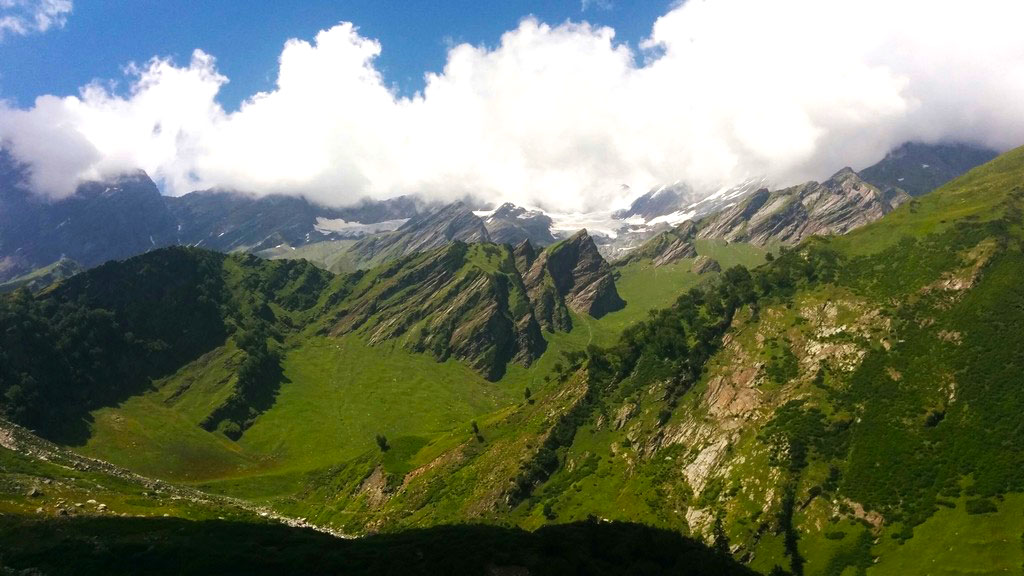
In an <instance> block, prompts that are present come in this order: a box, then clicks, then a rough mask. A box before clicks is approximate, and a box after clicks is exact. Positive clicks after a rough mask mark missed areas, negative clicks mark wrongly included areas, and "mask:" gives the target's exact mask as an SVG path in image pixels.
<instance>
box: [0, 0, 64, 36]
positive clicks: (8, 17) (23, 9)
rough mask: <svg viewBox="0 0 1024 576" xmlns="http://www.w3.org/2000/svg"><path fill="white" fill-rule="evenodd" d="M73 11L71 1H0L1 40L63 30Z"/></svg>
mask: <svg viewBox="0 0 1024 576" xmlns="http://www.w3.org/2000/svg"><path fill="white" fill-rule="evenodd" d="M71 9H72V2H71V0H0V40H3V39H4V37H5V36H7V35H9V34H14V35H16V36H25V35H27V34H32V33H34V32H46V31H47V30H49V29H50V28H63V27H64V24H65V23H67V19H68V15H69V14H71Z"/></svg>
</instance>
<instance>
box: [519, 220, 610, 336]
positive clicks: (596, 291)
mask: <svg viewBox="0 0 1024 576" xmlns="http://www.w3.org/2000/svg"><path fill="white" fill-rule="evenodd" d="M524 283H525V285H526V287H527V290H529V292H530V295H531V300H533V301H534V302H535V303H536V302H538V301H543V300H545V299H547V298H550V297H551V296H553V295H554V296H559V297H561V299H562V300H563V301H564V303H565V306H566V307H568V308H569V309H570V310H572V311H573V312H576V313H577V314H589V315H591V316H593V317H595V318H600V317H601V316H604V315H605V314H607V313H609V312H614V311H615V310H619V309H621V308H622V307H623V306H625V305H626V303H625V302H624V301H623V300H622V298H621V297H619V293H618V290H616V288H615V279H614V277H613V275H612V268H611V266H609V265H608V263H607V262H605V260H604V258H602V257H601V254H600V253H599V252H598V251H597V246H596V245H595V244H594V240H593V239H592V238H591V237H590V235H589V234H587V231H586V230H581V231H580V232H577V233H576V234H575V235H573V236H572V237H571V238H568V239H567V240H565V241H563V242H559V243H558V244H555V245H554V246H552V247H551V248H549V249H547V250H546V251H544V252H543V253H541V254H540V256H538V257H537V259H536V261H535V262H534V263H533V266H531V267H530V271H529V272H528V273H527V274H526V277H525V278H524ZM552 288H553V294H552V290H551V289H552ZM545 320H547V318H545Z"/></svg>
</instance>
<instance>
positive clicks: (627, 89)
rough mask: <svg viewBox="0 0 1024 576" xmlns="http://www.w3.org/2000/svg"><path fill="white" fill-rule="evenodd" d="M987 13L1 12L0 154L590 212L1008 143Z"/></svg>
mask: <svg viewBox="0 0 1024 576" xmlns="http://www.w3.org/2000/svg"><path fill="white" fill-rule="evenodd" d="M1021 21H1024V3H1021V2H1007V1H1004V0H974V1H972V2H966V1H959V0H956V1H954V0H689V1H687V2H683V3H679V2H664V1H648V2H644V1H632V2H624V1H622V0H584V1H582V2H581V1H568V0H566V1H557V2H550V1H549V2H525V1H518V2H516V1H507V2H498V1H495V2H468V1H465V2H464V1H450V2H443V1H433V2H427V1H425V0H405V1H402V2H389V1H385V0H378V1H370V0H366V1H353V2H305V3H303V5H302V7H301V8H296V7H293V3H284V2H269V1H266V2H264V1H259V0H250V1H246V2H232V1H228V0H223V1H218V2H206V3H200V2H185V1H177V2H170V1H168V2H157V1H150V0H139V1H133V2H128V1H124V2H113V1H100V0H95V1H91V2H87V1H85V0H0V145H2V147H3V148H4V149H6V150H7V151H8V152H9V153H11V154H12V155H13V156H14V157H15V158H16V159H18V160H19V161H21V162H23V163H25V164H26V165H27V166H28V167H29V174H30V178H29V182H28V183H27V184H28V185H29V186H31V188H32V189H33V190H34V191H36V192H37V193H39V194H41V195H43V196H45V197H48V198H60V197H64V196H67V195H69V194H72V193H73V192H74V190H75V187H76V185H77V184H78V183H79V182H81V181H82V180H87V179H96V178H101V177H105V176H108V175H111V174H116V173H117V172H119V171H124V170H132V169H137V168H142V169H144V170H146V171H147V172H148V173H149V174H150V175H151V176H152V177H153V178H154V179H155V180H156V181H157V182H158V184H159V185H160V187H161V189H162V190H163V191H164V193H166V194H174V195H180V194H184V193H187V192H189V191H192V190H197V189H205V188H211V187H219V188H224V189H234V190H239V191H245V192H250V193H255V194H268V193H286V194H302V195H306V196H308V197H310V198H311V199H313V200H316V201H319V202H323V203H327V204H334V205H341V204H346V203H351V202H355V201H357V200H359V199H361V198H364V197H375V198H386V197H391V196H395V195H399V194H422V195H425V196H429V197H435V198H439V199H455V198H460V197H464V196H466V195H467V194H470V195H475V196H478V197H482V198H487V199H492V200H493V201H494V202H500V201H513V202H516V203H518V204H521V205H526V206H538V207H542V208H547V209H549V210H556V211H584V210H594V209H601V208H608V207H610V206H614V205H621V204H623V203H625V202H628V200H630V199H631V198H632V197H635V196H636V195H639V194H640V193H642V192H644V191H646V190H647V189H649V188H651V187H655V186H658V185H660V184H665V183H671V182H674V181H677V180H683V181H686V182H688V183H690V184H691V185H692V186H694V187H695V188H697V189H698V190H705V191H708V192H711V191H713V190H714V189H716V188H717V187H719V186H723V185H728V184H730V183H732V182H736V181H738V180H742V179H745V178H747V177H755V176H756V177H761V176H766V177H768V178H769V179H770V180H771V181H772V182H773V183H776V184H777V185H779V186H781V185H788V184H793V183H797V182H801V181H804V180H807V179H823V178H827V177H828V176H829V175H830V174H831V173H833V172H835V171H837V170H838V169H840V168H842V167H843V166H847V165H849V166H852V167H854V168H862V167H864V166H867V165H869V164H871V163H873V162H875V161H877V160H878V159H880V158H881V157H882V156H883V155H884V154H885V152H886V151H888V150H889V149H891V148H893V147H895V146H897V145H899V144H900V143H902V142H904V141H907V140H916V141H924V142H949V141H964V142H970V143H975V144H979V145H985V146H989V147H994V148H996V149H998V150H1006V149H1009V148H1011V147H1015V146H1017V145H1020V144H1024V35H1021V34H1020V33H1019V29H1018V28H1019V22H1021Z"/></svg>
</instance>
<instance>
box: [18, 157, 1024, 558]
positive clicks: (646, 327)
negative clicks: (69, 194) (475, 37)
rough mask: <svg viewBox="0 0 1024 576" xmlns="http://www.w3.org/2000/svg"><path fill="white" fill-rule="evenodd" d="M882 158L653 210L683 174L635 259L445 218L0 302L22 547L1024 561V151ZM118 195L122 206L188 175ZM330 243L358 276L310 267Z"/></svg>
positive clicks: (530, 228) (515, 214)
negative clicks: (942, 163)
mask: <svg viewBox="0 0 1024 576" xmlns="http://www.w3.org/2000/svg"><path fill="white" fill-rule="evenodd" d="M954 150H959V149H958V148H955V149H954ZM906 158H910V160H907V162H911V164H912V166H910V168H913V167H914V166H920V165H921V163H920V162H919V161H918V160H919V157H917V156H914V154H910V153H901V154H895V153H894V154H892V155H890V157H887V159H886V160H884V161H883V162H888V163H889V165H894V164H895V163H898V162H900V161H903V159H906ZM914 169H915V170H917V168H914ZM865 173H868V171H867V170H865V171H862V172H861V173H859V174H858V173H856V172H854V171H852V170H850V169H843V170H840V171H839V172H838V173H836V174H835V175H834V176H832V177H831V178H829V179H827V180H825V181H824V182H821V183H816V182H811V183H806V184H802V185H799V186H795V187H789V188H784V189H781V190H771V189H769V188H768V187H766V186H763V185H762V184H761V182H760V181H757V182H750V183H748V184H745V185H744V189H745V191H744V192H743V193H738V192H729V191H730V190H734V189H738V188H734V187H729V188H726V189H723V190H722V191H721V194H720V195H719V196H718V197H717V198H712V200H711V201H710V202H715V201H717V200H718V199H719V198H726V200H723V201H722V203H721V205H720V207H719V208H718V209H716V210H713V211H709V212H707V213H706V214H704V215H703V217H701V218H697V217H693V218H686V219H682V220H679V221H675V220H672V221H671V222H670V221H669V219H666V220H665V221H661V222H657V223H655V224H653V225H649V224H648V223H649V222H651V221H652V220H654V219H657V218H660V217H661V216H654V214H657V213H658V212H665V211H667V210H671V212H668V214H670V215H671V214H676V213H678V212H680V211H681V210H683V209H687V211H691V210H694V209H693V208H689V207H690V206H691V205H692V204H693V198H692V197H687V196H686V193H684V191H683V189H682V188H679V189H676V190H674V191H673V192H672V196H670V198H673V199H672V201H671V202H668V201H666V202H665V203H661V201H660V200H658V198H659V197H660V194H663V193H664V191H663V192H661V193H660V194H659V193H657V191H653V192H655V193H654V194H652V196H651V198H650V199H649V200H658V201H657V202H653V201H652V202H647V201H644V202H640V204H638V205H636V207H637V211H636V213H632V214H623V215H621V219H620V221H621V222H626V221H627V220H630V221H632V222H633V224H624V225H625V226H633V227H635V228H638V229H639V228H640V227H644V228H647V229H648V232H647V237H646V239H645V240H644V241H643V242H642V243H640V245H639V246H636V247H633V248H631V249H629V250H626V251H623V252H622V254H623V257H620V258H615V259H612V260H611V261H609V258H608V257H607V256H606V254H607V253H608V252H607V251H606V252H605V253H604V254H602V251H601V248H602V239H601V238H599V237H598V236H597V234H596V233H594V232H592V231H590V230H589V229H588V230H586V231H576V232H574V233H572V234H565V235H562V234H555V233H554V232H553V231H557V229H558V227H559V218H558V215H547V214H543V213H540V212H537V211H530V210H526V209H522V208H519V207H515V206H510V205H505V206H500V207H499V208H497V209H495V210H494V211H493V212H492V211H486V212H485V211H479V210H478V211H474V210H473V209H471V207H470V206H469V205H467V204H466V203H454V204H450V205H443V206H428V205H424V204H422V203H415V202H413V207H414V208H415V209H416V212H415V213H411V212H400V211H399V210H401V209H403V208H401V207H396V208H395V210H396V211H395V212H386V211H382V212H379V213H377V215H376V216H373V217H366V219H367V220H369V219H373V218H383V219H382V220H380V221H381V222H384V221H388V220H389V219H390V220H404V219H405V218H391V217H392V216H403V215H406V214H408V216H407V220H406V221H405V222H404V223H402V224H401V225H400V226H398V227H396V228H395V229H394V230H382V231H376V232H372V233H367V234H364V235H363V236H361V237H360V238H358V239H353V238H341V237H328V238H327V240H326V241H324V242H304V241H303V238H305V236H303V235H300V234H298V232H296V235H295V236H292V237H291V238H293V239H292V240H291V241H289V242H285V243H280V244H286V245H285V246H279V245H274V246H272V247H271V249H273V248H279V247H280V248H281V250H280V251H279V252H275V253H274V254H273V255H274V256H275V258H277V259H268V258H261V257H259V256H257V255H256V254H255V253H252V252H251V251H250V250H245V249H240V248H242V247H243V246H251V247H254V248H255V250H253V251H255V252H256V253H260V254H264V255H268V252H267V250H268V249H267V248H266V246H267V245H268V243H259V242H256V243H251V244H250V243H249V241H248V240H246V241H245V242H241V243H236V242H238V238H239V237H240V236H238V237H236V238H234V239H229V240H224V242H227V243H228V244H225V246H227V247H225V248H223V252H227V251H231V253H229V254H225V253H223V252H222V251H220V250H212V249H210V247H207V246H206V245H205V244H204V245H201V246H198V247H196V246H179V245H175V244H177V243H176V242H171V241H167V244H165V245H163V246H162V247H161V245H160V241H159V240H158V237H157V236H154V237H153V241H152V242H150V245H149V246H148V247H143V249H142V250H141V251H140V253H139V254H137V255H134V256H131V257H125V258H123V259H121V260H115V261H109V262H106V263H103V264H100V265H97V266H93V267H90V268H89V269H87V270H84V271H80V272H78V273H77V274H74V275H72V276H70V277H65V278H60V279H57V278H56V276H58V274H56V273H55V274H54V278H55V280H56V282H55V283H52V284H50V285H47V286H38V285H37V286H36V287H35V291H34V292H33V291H30V290H24V289H23V290H15V291H14V292H12V293H10V294H6V295H3V296H0V325H2V326H3V327H4V330H3V331H2V333H0V412H2V418H0V463H2V464H3V466H2V468H0V513H2V514H3V515H2V516H0V541H3V542H4V543H5V544H6V546H5V551H4V553H3V555H2V556H0V563H2V565H3V567H4V568H5V569H6V568H8V567H10V569H12V570H19V571H20V570H31V569H35V570H42V569H44V568H45V569H46V571H48V572H54V573H64V572H73V571H74V570H73V567H70V566H63V567H62V566H60V565H59V564H58V563H57V562H55V561H54V558H59V557H65V555H67V554H70V553H72V552H74V551H76V550H77V551H79V552H80V553H81V555H82V558H83V559H82V564H80V565H79V566H86V567H89V569H90V570H98V571H102V569H103V567H108V568H109V569H114V568H111V567H115V568H116V569H117V570H118V571H124V570H125V568H126V564H125V563H126V562H128V561H129V560H127V559H126V558H129V559H130V561H131V562H132V563H134V565H135V566H146V567H149V566H152V567H153V569H154V570H156V571H166V572H181V571H189V570H188V568H189V566H191V567H192V568H193V570H201V569H204V568H205V569H209V570H217V569H218V568H219V569H220V570H221V571H223V570H225V566H226V565H225V564H224V563H223V562H224V561H223V560H221V561H218V560H217V558H230V559H231V561H233V562H237V563H238V564H237V565H238V566H251V559H250V560H246V558H252V557H263V556H265V557H266V558H268V561H269V562H272V563H275V562H276V563H278V564H275V565H284V564H282V563H284V562H286V561H287V560H288V559H291V558H299V557H301V558H303V560H301V561H303V562H306V561H308V558H309V557H312V556H314V555H317V554H319V555H321V556H322V557H323V558H325V560H324V562H325V564H324V566H327V567H328V568H325V569H331V568H330V567H334V566H350V567H351V570H352V571H354V572H355V573H360V571H365V572H368V573H373V572H374V571H376V572H379V571H381V570H386V569H392V570H399V569H407V570H408V569H410V567H412V570H413V571H414V572H415V571H419V572H424V573H431V572H435V573H436V572H451V573H459V572H460V571H461V572H466V571H471V572H477V573H492V574H503V573H507V574H546V573H565V572H572V571H575V572H577V573H666V572H678V573H684V574H685V573H704V574H708V573H715V574H718V573H722V574H731V573H735V574H746V573H760V574H794V575H795V574H807V575H812V574H813V575H819V574H820V575H841V574H871V575H875V574H882V575H884V574H888V573H893V574H906V573H915V572H919V571H920V570H919V569H920V567H921V566H928V567H931V566H935V567H936V570H937V571H939V572H941V571H945V572H947V573H970V572H977V571H979V570H984V571H989V572H992V573H1004V572H1012V571H1015V570H1018V569H1019V567H1020V566H1021V565H1022V563H1024V548H1021V546H1020V538H1021V535H1022V534H1024V520H1022V519H1024V474H1022V472H1021V471H1022V470H1024V432H1022V430H1021V427H1020V426H1019V414H1020V413H1021V411H1022V410H1024V394H1022V393H1021V392H1022V390H1021V386H1020V384H1021V379H1020V374H1019V372H1020V370H1019V367H1020V366H1022V365H1024V357H1022V351H1024V341H1021V338H1022V335H1024V301H1022V293H1021V291H1020V290H1019V279H1020V278H1021V277H1024V252H1022V248H1021V247H1022V245H1024V232H1022V230H1024V228H1022V222H1024V220H1022V219H1024V216H1022V214H1024V148H1021V149H1017V150H1013V151H1010V152H1008V153H1006V154H1003V155H1001V156H999V157H997V158H995V159H994V160H992V161H990V162H988V163H985V164H983V165H980V166H977V167H975V168H973V169H970V170H969V171H967V172H966V173H964V174H961V175H959V176H958V177H956V178H955V179H953V180H952V181H950V182H947V183H945V184H944V185H942V186H941V187H939V188H938V189H936V190H934V191H930V192H927V193H918V191H917V190H914V191H913V194H911V192H912V191H911V190H908V189H905V188H901V187H897V186H889V185H886V183H885V182H883V181H878V180H873V179H869V178H868V177H867V176H865ZM907 174H909V172H908V173H907ZM904 178H909V176H907V177H904ZM119 182H121V184H119V185H118V186H107V185H102V186H100V185H95V186H94V187H93V188H90V189H89V190H90V191H91V192H90V195H88V198H89V199H90V203H89V205H90V206H105V204H104V202H103V199H104V198H112V197H116V196H117V195H118V194H122V193H125V192H124V190H127V189H147V190H150V191H151V192H152V191H155V188H153V189H149V188H148V186H145V185H144V182H145V180H143V179H142V177H141V175H136V176H135V177H133V178H127V177H126V178H125V179H122V180H121V181H119ZM140 182H141V183H140ZM108 188H109V190H108ZM115 188H117V189H115ZM202 194H207V193H202ZM731 194H735V195H731ZM104 195H106V196H104ZM9 196H10V194H7V195H5V196H4V199H5V200H4V201H5V204H4V207H5V209H6V207H7V206H15V205H16V204H14V203H12V204H7V203H6V202H7V198H8V197H9ZM213 197H217V198H221V199H222V200H223V198H222V197H221V196H220V195H216V196H213ZM197 198H198V197H197ZM157 200H159V197H157ZM22 201H24V202H29V200H28V199H23V200H22ZM72 201H73V200H71V199H69V200H65V201H63V202H72ZM77 201H81V200H77ZM280 201H282V200H280V199H278V200H274V202H280ZM173 202H174V201H165V202H164V203H163V205H164V206H168V205H171V204H173ZM239 202H241V203H250V204H246V205H251V203H253V202H259V201H257V200H253V199H247V200H239ZM262 202H266V203H267V204H266V205H267V206H269V205H272V202H271V201H269V200H263V201H262ZM697 202H700V200H697ZM679 203H683V204H686V205H685V206H682V207H680V206H679ZM687 203H689V204H687ZM57 204H61V203H60V202H59V203H57ZM634 204H636V203H634ZM55 205H56V204H55ZM365 206H367V207H369V206H373V207H374V209H375V210H377V209H379V208H377V206H376V205H375V204H367V205H365ZM405 208H409V206H405ZM34 209H35V210H37V211H40V212H46V210H44V209H43V208H39V207H36V208H34ZM65 209H66V208H65ZM167 213H168V214H172V213H173V212H172V211H170V210H168V212H167ZM47 214H49V212H47ZM54 214H58V213H57V212H54ZM60 214H63V213H60ZM178 214H180V212H178ZM664 215H665V214H662V216H664ZM6 217H7V218H9V220H8V221H14V220H15V219H14V217H12V216H6ZM72 217H74V216H72ZM32 218H36V219H37V221H41V220H39V219H42V216H32ZM46 218H49V220H46V222H47V225H49V223H52V222H53V221H54V219H55V217H52V216H46ZM303 218H305V217H303ZM316 218H326V217H325V216H319V215H318V216H316ZM316 218H314V220H313V222H314V223H315V224H317V225H320V226H321V227H323V224H324V220H319V221H317V220H316ZM672 218H673V219H674V218H675V216H673V217H672ZM336 219H337V218H336ZM492 219H493V221H492ZM546 219H550V221H548V220H546ZM641 219H643V224H641V223H640V221H641ZM257 220H258V219H257ZM25 221H27V219H25ZM94 221H95V220H94ZM168 221H169V222H171V223H172V224H171V225H172V226H173V227H174V228H175V230H176V228H177V223H176V221H175V220H173V219H171V220H168ZM214 221H220V220H217V219H215V218H210V219H209V220H208V222H214ZM303 221H304V222H309V220H303ZM520 221H522V222H520ZM154 222H157V223H161V222H163V220H161V219H156V220H154ZM245 222H247V220H245V219H244V218H241V217H240V218H239V220H238V225H239V226H241V225H242V224H244V223H245ZM346 222H348V220H346ZM563 222H564V220H563ZM59 223H60V221H58V222H57V224H59ZM161 225H163V224H161ZM67 226H70V223H69V224H66V225H65V227H67ZM545 226H546V230H547V231H548V232H549V233H550V238H548V237H547V236H544V235H543V231H544V230H545ZM285 228H287V227H285ZM285 228H282V230H284V229H285ZM301 229H302V228H301V227H296V228H294V230H295V231H299V230H301ZM21 230H22V231H21V232H19V234H21V235H20V236H17V235H14V234H11V235H7V236H5V237H4V238H5V239H6V238H27V237H29V235H28V234H27V233H26V232H24V230H25V228H22V229H21ZM138 230H139V229H135V228H133V229H131V231H132V235H133V237H135V236H138V235H139V234H140V233H139V232H138ZM88 232H89V231H88V230H87V231H85V232H83V234H86V233H88ZM267 232H268V229H262V230H260V231H258V232H257V231H256V229H255V228H254V229H253V233H252V236H251V237H252V238H256V237H258V236H261V235H263V234H265V233H267ZM217 234H219V232H218V233H217ZM281 234H282V237H283V235H284V232H281ZM321 234H322V233H321ZM228 235H229V233H225V235H224V236H225V237H228ZM534 235H536V237H535V236H534ZM559 236H561V237H560V238H559ZM205 237H206V238H209V234H207V235H206V236H205ZM264 237H265V236H264ZM311 237H312V236H311ZM325 237H326V235H325ZM193 238H194V237H193ZM549 240H554V241H553V242H550V241H549ZM607 240H608V237H607V236H605V237H604V242H605V243H604V244H603V245H604V247H605V249H606V250H607V247H608V244H607ZM272 242H273V241H271V242H270V243H272ZM290 242H294V243H295V244H296V245H295V246H292V245H291V244H290ZM140 245H141V243H140ZM317 245H322V246H320V248H324V249H327V248H329V249H330V251H331V253H332V254H342V255H343V256H338V257H336V259H335V260H334V264H335V265H334V266H333V268H334V270H327V269H325V268H328V267H329V266H325V265H324V262H316V263H314V262H311V261H308V260H303V259H301V258H295V257H290V258H279V256H281V255H289V254H290V255H292V256H296V255H300V254H312V253H313V252H312V250H313V247H315V246H317ZM8 246H11V244H8V243H7V241H6V240H5V243H4V247H5V250H7V248H6V247H8ZM93 246H100V244H95V245H93ZM292 248H295V249H294V250H292ZM97 250H98V249H97V248H95V247H94V248H90V249H89V250H85V248H84V247H83V250H82V251H81V253H82V254H94V253H98V252H97ZM251 250H252V249H251ZM28 253H29V252H28V251H27V250H21V251H20V252H19V251H18V250H13V251H12V254H15V255H17V254H28ZM314 264H316V265H314ZM41 275H42V274H41ZM40 284H43V282H41V283H40ZM165 515H166V516H165ZM139 516H142V517H141V518H140V517H139ZM218 518H223V520H218ZM371 534H376V536H367V535H371ZM339 535H340V536H361V537H362V538H358V539H356V540H355V541H354V542H353V543H352V544H351V545H348V544H347V543H346V542H344V541H341V540H338V539H337V538H335V536H339ZM214 541H216V542H217V543H218V544H217V545H216V546H213V545H211V542H214ZM138 542H144V543H145V544H144V545H139V544H138ZM282 542H284V543H289V544H288V545H283V544H281V543H282ZM501 542H511V543H513V544H508V545H503V544H501ZM503 546H504V547H503ZM382 550H383V551H386V552H382ZM460 550H463V551H460ZM83 551H84V552H83ZM292 553H294V554H295V555H296V556H291V555H290V554H292ZM389 559H391V560H393V561H394V564H391V565H385V564H386V563H387V562H388V561H389ZM296 561H300V560H296ZM346 561H347V564H346ZM188 562H192V564H188ZM218 562H220V563H218ZM211 567H212V568H211ZM127 570H128V571H130V568H128V569H127ZM283 570H284V571H287V567H285V568H283Z"/></svg>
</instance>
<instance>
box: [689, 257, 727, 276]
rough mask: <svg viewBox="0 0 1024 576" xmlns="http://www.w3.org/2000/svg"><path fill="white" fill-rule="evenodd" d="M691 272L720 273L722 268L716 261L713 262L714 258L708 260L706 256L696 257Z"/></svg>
mask: <svg viewBox="0 0 1024 576" xmlns="http://www.w3.org/2000/svg"><path fill="white" fill-rule="evenodd" d="M692 271H693V273H694V274H707V273H709V272H721V271H722V266H721V265H720V264H719V263H718V260H715V259H714V258H708V257H707V256H697V259H696V260H694V261H693V268H692Z"/></svg>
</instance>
